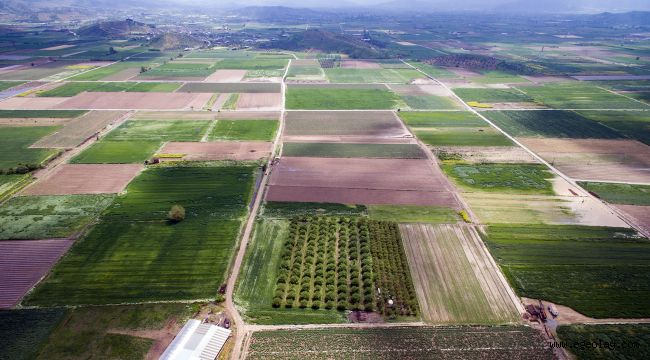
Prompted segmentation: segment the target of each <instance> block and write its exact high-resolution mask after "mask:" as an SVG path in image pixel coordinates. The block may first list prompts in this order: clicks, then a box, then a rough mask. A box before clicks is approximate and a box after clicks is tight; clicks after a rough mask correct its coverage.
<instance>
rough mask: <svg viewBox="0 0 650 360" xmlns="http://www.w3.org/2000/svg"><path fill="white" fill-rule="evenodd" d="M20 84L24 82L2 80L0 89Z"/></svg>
mask: <svg viewBox="0 0 650 360" xmlns="http://www.w3.org/2000/svg"><path fill="white" fill-rule="evenodd" d="M20 84H23V82H22V81H0V91H4V90H7V89H10V88H12V87H14V86H18V85H20Z"/></svg>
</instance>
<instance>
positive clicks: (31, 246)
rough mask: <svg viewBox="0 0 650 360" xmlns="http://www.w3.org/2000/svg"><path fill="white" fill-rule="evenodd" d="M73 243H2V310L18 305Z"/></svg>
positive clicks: (0, 244) (0, 294)
mask: <svg viewBox="0 0 650 360" xmlns="http://www.w3.org/2000/svg"><path fill="white" fill-rule="evenodd" d="M73 243H74V240H70V239H51V240H18V241H14V240H12V241H0V308H1V309H8V308H12V307H14V306H16V305H17V304H18V303H19V302H20V300H21V299H22V298H23V296H25V294H26V293H27V292H28V291H29V289H31V288H32V287H33V286H34V285H36V284H37V283H38V282H39V281H40V280H41V279H42V278H43V277H44V276H45V275H47V273H48V272H49V271H50V269H51V268H52V266H54V264H56V262H57V261H58V260H59V258H60V257H61V256H63V254H65V253H66V251H68V249H69V248H70V246H72V244H73Z"/></svg>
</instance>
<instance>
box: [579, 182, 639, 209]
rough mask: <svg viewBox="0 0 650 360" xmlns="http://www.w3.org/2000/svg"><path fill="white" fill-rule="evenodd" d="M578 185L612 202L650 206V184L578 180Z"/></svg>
mask: <svg viewBox="0 0 650 360" xmlns="http://www.w3.org/2000/svg"><path fill="white" fill-rule="evenodd" d="M579 184H580V186H582V187H583V188H585V189H587V190H589V191H591V192H592V193H595V194H596V195H598V197H600V198H601V199H603V200H605V201H607V202H609V203H612V204H625V205H642V206H650V185H633V184H610V183H599V182H598V183H596V182H580V183H579Z"/></svg>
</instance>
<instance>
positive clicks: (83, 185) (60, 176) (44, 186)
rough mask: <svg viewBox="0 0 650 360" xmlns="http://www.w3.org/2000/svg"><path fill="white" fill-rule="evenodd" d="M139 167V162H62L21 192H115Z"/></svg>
mask: <svg viewBox="0 0 650 360" xmlns="http://www.w3.org/2000/svg"><path fill="white" fill-rule="evenodd" d="M143 168H144V166H143V165H140V164H101V165H94V164H64V165H61V166H60V167H59V168H58V169H56V170H54V172H52V173H51V174H50V175H48V176H47V177H46V178H43V179H40V180H39V181H37V182H36V183H34V184H33V185H31V186H30V187H28V188H27V189H25V191H24V194H25V195H70V194H107V193H119V192H121V191H122V190H124V189H125V188H126V185H127V184H128V183H129V182H130V181H131V180H132V179H133V178H134V177H136V176H137V175H138V174H139V173H140V171H141V170H142V169H143Z"/></svg>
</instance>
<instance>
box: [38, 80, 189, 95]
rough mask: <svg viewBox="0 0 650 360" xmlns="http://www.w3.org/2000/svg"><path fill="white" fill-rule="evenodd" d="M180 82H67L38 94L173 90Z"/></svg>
mask: <svg viewBox="0 0 650 360" xmlns="http://www.w3.org/2000/svg"><path fill="white" fill-rule="evenodd" d="M180 86H181V84H180V83H155V82H69V83H65V84H64V85H62V86H59V87H56V88H54V89H52V90H47V91H44V92H40V93H38V96H63V97H70V96H75V95H77V94H80V93H82V92H84V91H87V92H121V91H127V92H173V91H174V90H176V89H178V88H179V87H180Z"/></svg>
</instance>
